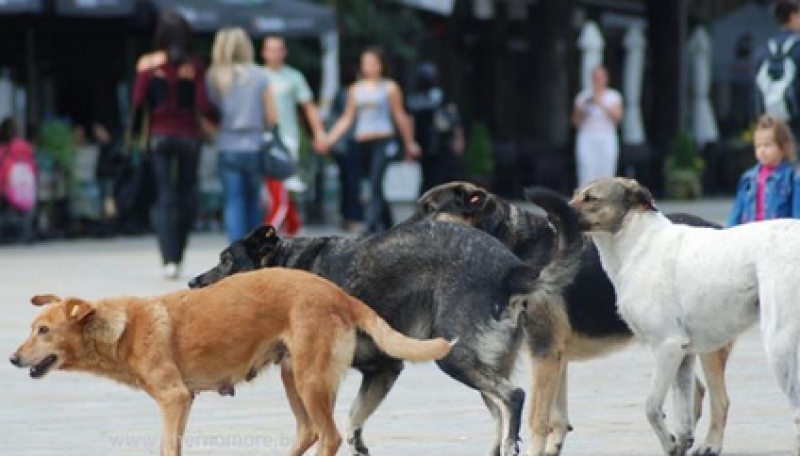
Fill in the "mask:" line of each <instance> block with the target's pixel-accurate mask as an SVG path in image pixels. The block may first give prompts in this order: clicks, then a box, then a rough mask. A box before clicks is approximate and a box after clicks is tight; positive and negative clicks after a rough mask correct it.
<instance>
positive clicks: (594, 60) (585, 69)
mask: <svg viewBox="0 0 800 456" xmlns="http://www.w3.org/2000/svg"><path fill="white" fill-rule="evenodd" d="M605 46H606V41H605V40H604V39H603V34H602V33H601V32H600V27H598V26H597V24H596V23H595V22H594V21H588V22H586V24H584V25H583V28H582V29H581V34H580V36H578V48H580V50H581V82H582V84H583V88H584V89H586V88H589V87H591V86H592V71H594V69H595V68H597V67H598V66H600V65H601V64H602V63H603V48H604V47H605Z"/></svg>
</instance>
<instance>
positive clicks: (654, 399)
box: [645, 341, 692, 456]
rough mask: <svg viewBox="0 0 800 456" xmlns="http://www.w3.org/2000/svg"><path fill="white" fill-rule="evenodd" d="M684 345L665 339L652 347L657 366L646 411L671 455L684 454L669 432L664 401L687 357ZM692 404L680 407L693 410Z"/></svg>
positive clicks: (654, 430) (662, 443)
mask: <svg viewBox="0 0 800 456" xmlns="http://www.w3.org/2000/svg"><path fill="white" fill-rule="evenodd" d="M683 345H684V343H683V342H671V341H665V342H664V343H662V344H661V345H660V346H656V347H653V348H652V349H653V356H654V357H655V362H656V366H655V370H654V372H653V378H652V380H651V383H650V391H649V392H648V394H647V404H646V405H645V412H646V414H647V421H648V422H650V427H652V428H653V432H655V434H656V437H657V438H658V441H659V442H660V443H661V447H662V448H663V449H664V454H667V455H669V456H681V455H682V454H684V453H680V452H679V447H678V444H677V442H676V441H675V437H673V436H672V435H671V434H670V433H669V430H668V429H667V424H666V420H665V419H664V401H665V400H666V398H667V392H668V391H669V387H670V385H672V384H673V383H674V382H675V381H676V379H677V376H678V370H679V369H680V367H681V364H682V363H683V360H684V358H685V357H686V352H685V350H684V348H683ZM691 405H692V404H691V402H690V403H689V404H682V405H681V406H680V409H684V410H691Z"/></svg>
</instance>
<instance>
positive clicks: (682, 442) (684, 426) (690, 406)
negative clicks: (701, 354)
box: [673, 355, 696, 454]
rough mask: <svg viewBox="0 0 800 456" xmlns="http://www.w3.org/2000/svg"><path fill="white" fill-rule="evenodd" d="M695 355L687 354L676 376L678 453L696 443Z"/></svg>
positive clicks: (684, 452) (675, 400)
mask: <svg viewBox="0 0 800 456" xmlns="http://www.w3.org/2000/svg"><path fill="white" fill-rule="evenodd" d="M694 360H695V356H694V355H686V356H684V357H683V361H681V364H680V367H678V373H677V375H676V376H675V384H674V387H675V389H674V391H673V399H674V402H675V415H676V417H677V419H676V423H677V426H678V427H677V430H676V434H677V438H678V454H686V452H687V451H689V448H691V447H692V445H694V429H695V424H696V422H695V409H694V400H693V398H694V390H695V383H694V382H695V377H694Z"/></svg>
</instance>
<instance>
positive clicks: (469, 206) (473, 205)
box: [457, 188, 489, 217]
mask: <svg viewBox="0 0 800 456" xmlns="http://www.w3.org/2000/svg"><path fill="white" fill-rule="evenodd" d="M457 196H458V197H459V198H461V213H462V214H463V215H464V216H465V217H471V216H473V215H475V213H477V212H479V211H481V210H482V209H483V208H484V206H486V202H487V201H488V200H489V194H488V193H487V192H486V190H484V189H482V188H475V189H469V190H468V189H465V188H460V189H459V192H458V193H457Z"/></svg>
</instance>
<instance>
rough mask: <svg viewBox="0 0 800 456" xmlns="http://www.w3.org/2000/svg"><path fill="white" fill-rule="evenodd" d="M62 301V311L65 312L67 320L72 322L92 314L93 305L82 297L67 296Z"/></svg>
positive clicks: (81, 320) (79, 321)
mask: <svg viewBox="0 0 800 456" xmlns="http://www.w3.org/2000/svg"><path fill="white" fill-rule="evenodd" d="M64 303H65V306H64V312H66V314H67V320H69V321H71V322H73V323H81V322H83V321H86V319H87V318H89V317H90V316H91V315H92V314H94V307H93V306H92V305H91V304H89V303H88V302H86V301H84V300H83V299H80V298H67V300H66V301H65V302H64Z"/></svg>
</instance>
